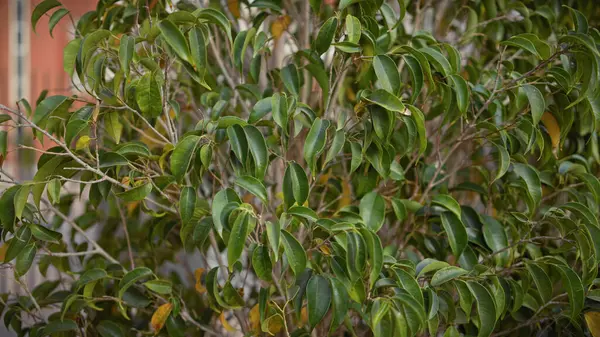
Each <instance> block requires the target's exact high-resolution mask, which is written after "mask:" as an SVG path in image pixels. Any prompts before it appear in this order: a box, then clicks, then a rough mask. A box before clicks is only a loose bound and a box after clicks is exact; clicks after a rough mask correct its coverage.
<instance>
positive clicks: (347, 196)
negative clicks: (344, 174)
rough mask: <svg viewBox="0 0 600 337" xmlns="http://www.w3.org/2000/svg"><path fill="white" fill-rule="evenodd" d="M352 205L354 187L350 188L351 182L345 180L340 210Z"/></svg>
mask: <svg viewBox="0 0 600 337" xmlns="http://www.w3.org/2000/svg"><path fill="white" fill-rule="evenodd" d="M350 203H352V186H350V180H349V179H348V178H344V180H343V181H342V197H341V198H340V204H339V208H342V207H344V206H348V205H350Z"/></svg>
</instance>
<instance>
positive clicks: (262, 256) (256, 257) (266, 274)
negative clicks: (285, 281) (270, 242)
mask: <svg viewBox="0 0 600 337" xmlns="http://www.w3.org/2000/svg"><path fill="white" fill-rule="evenodd" d="M252 268H254V272H255V273H256V276H258V278H259V279H261V280H263V281H265V282H271V281H272V280H273V278H272V276H271V272H272V270H273V264H272V263H271V257H270V256H269V249H268V248H267V247H266V246H263V245H258V246H256V248H254V252H253V253H252Z"/></svg>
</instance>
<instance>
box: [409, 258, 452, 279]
mask: <svg viewBox="0 0 600 337" xmlns="http://www.w3.org/2000/svg"><path fill="white" fill-rule="evenodd" d="M448 266H449V264H448V263H447V262H444V261H438V260H436V259H430V258H426V259H424V260H423V261H421V262H419V264H418V265H417V267H416V272H417V277H421V276H423V275H425V274H427V273H430V272H433V271H436V270H439V269H442V268H444V267H448Z"/></svg>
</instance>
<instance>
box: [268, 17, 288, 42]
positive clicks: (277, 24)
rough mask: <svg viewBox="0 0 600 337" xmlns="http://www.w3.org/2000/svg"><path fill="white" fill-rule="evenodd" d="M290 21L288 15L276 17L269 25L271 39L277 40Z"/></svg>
mask: <svg viewBox="0 0 600 337" xmlns="http://www.w3.org/2000/svg"><path fill="white" fill-rule="evenodd" d="M291 21H292V20H291V19H290V17H289V16H288V15H282V16H280V17H278V18H277V19H276V20H275V21H274V22H273V24H272V25H271V35H273V39H275V40H279V38H280V37H281V35H282V34H283V32H284V31H285V30H286V29H287V27H288V26H289V25H290V22H291Z"/></svg>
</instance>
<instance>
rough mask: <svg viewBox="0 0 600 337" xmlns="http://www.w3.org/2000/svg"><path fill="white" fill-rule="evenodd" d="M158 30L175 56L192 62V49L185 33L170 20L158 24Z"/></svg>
mask: <svg viewBox="0 0 600 337" xmlns="http://www.w3.org/2000/svg"><path fill="white" fill-rule="evenodd" d="M158 28H159V29H160V32H161V34H162V36H163V38H164V39H165V41H166V42H167V43H168V44H169V46H170V47H171V48H173V51H175V54H177V56H179V57H180V58H181V59H182V60H184V61H186V62H190V63H191V62H192V61H191V56H190V47H189V45H188V42H187V40H186V39H185V36H183V33H181V31H180V30H179V28H177V26H175V24H174V23H173V22H171V21H170V20H162V21H161V22H159V23H158Z"/></svg>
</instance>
